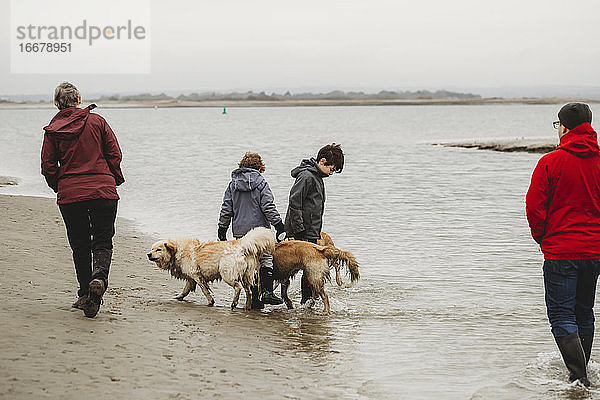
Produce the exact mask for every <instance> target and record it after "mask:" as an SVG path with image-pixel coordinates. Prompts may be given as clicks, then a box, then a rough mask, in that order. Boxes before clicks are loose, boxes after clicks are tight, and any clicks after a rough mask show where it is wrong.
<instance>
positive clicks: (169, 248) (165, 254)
mask: <svg viewBox="0 0 600 400" xmlns="http://www.w3.org/2000/svg"><path fill="white" fill-rule="evenodd" d="M176 251H177V245H176V244H175V243H174V242H172V241H170V240H167V241H162V240H161V241H159V242H156V243H154V245H153V246H152V250H151V251H150V253H148V254H147V256H148V260H150V261H154V262H155V263H156V265H158V267H159V268H161V269H167V268H168V263H169V261H170V260H171V257H173V255H174V254H175V252H176Z"/></svg>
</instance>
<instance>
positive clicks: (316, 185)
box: [285, 143, 344, 304]
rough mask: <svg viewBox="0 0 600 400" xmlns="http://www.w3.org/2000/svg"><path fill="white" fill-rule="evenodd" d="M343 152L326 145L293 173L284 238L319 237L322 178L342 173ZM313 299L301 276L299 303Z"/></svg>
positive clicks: (321, 213)
mask: <svg viewBox="0 0 600 400" xmlns="http://www.w3.org/2000/svg"><path fill="white" fill-rule="evenodd" d="M343 168H344V152H343V151H342V148H341V146H340V145H339V144H335V143H333V144H328V145H327V146H325V147H323V148H321V149H320V150H319V153H318V154H317V158H316V159H315V158H310V159H304V160H302V162H301V163H300V165H299V166H298V167H296V168H294V169H293V170H292V173H291V174H292V177H293V178H296V181H295V182H294V185H293V186H292V188H291V189H290V198H289V203H288V209H287V213H286V215H285V230H286V232H287V235H288V236H290V237H293V238H294V239H296V240H304V241H307V242H311V243H317V240H318V239H319V238H320V237H321V236H320V235H321V227H322V226H323V211H324V207H325V185H324V182H323V178H326V177H328V176H331V175H333V174H334V173H335V172H338V173H340V172H342V169H343ZM311 297H312V290H311V288H310V286H309V284H308V280H307V279H306V277H305V276H304V274H303V275H302V300H301V304H304V303H306V301H307V300H308V299H310V298H311Z"/></svg>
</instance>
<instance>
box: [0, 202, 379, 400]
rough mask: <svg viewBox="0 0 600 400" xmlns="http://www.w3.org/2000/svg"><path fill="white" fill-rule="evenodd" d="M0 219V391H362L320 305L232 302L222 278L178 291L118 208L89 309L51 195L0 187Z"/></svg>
mask: <svg viewBox="0 0 600 400" xmlns="http://www.w3.org/2000/svg"><path fill="white" fill-rule="evenodd" d="M0 226H1V227H2V229H0V268H1V269H2V274H1V275H0V307H1V309H2V312H1V313H0V347H1V348H2V353H1V355H0V365H1V366H2V368H0V381H2V382H3V383H2V385H0V398H7V399H8V398H10V399H30V398H31V399H38V398H61V399H79V398H82V397H86V398H97V399H105V398H144V399H147V398H152V399H163V398H164V399H167V398H175V399H195V398H199V397H200V396H202V397H208V398H225V399H227V398H234V397H239V396H240V395H241V396H242V398H245V397H249V396H253V397H257V398H273V399H275V398H277V399H281V398H291V399H296V398H298V399H300V398H335V397H338V396H343V397H345V396H348V395H350V396H351V397H354V398H356V397H364V395H366V397H370V396H369V395H368V394H367V393H362V395H359V394H358V393H357V391H356V384H357V382H351V380H350V382H348V379H347V375H346V373H347V372H348V370H347V369H346V367H345V366H343V365H339V360H334V359H331V356H332V355H333V356H335V354H336V353H339V352H338V351H334V350H333V349H332V346H331V344H330V338H329V337H328V333H329V327H328V325H329V324H328V323H327V321H328V320H327V318H328V317H327V316H324V315H321V314H320V313H319V312H318V309H317V310H304V311H303V310H293V311H291V312H288V311H287V310H283V309H281V308H275V309H274V310H273V309H271V310H269V311H266V312H265V311H263V312H256V311H251V312H246V311H244V310H242V309H237V310H233V311H232V310H230V309H229V307H228V304H229V303H230V301H231V295H232V291H231V290H230V288H229V287H228V286H227V285H225V284H224V283H222V282H218V283H215V284H214V285H213V287H214V289H215V298H216V301H217V305H216V306H215V307H213V308H209V307H207V306H206V300H205V298H204V296H202V294H201V293H199V294H195V293H192V294H190V295H189V296H188V299H189V300H188V301H184V302H179V301H177V300H174V299H173V297H174V296H175V295H176V294H178V293H179V291H180V290H181V289H182V287H183V283H182V282H181V281H176V280H173V279H171V278H170V277H169V276H168V275H167V274H166V273H164V272H162V271H159V270H158V269H157V268H156V266H154V265H153V264H152V263H150V262H149V261H148V260H147V259H146V257H145V254H146V252H147V251H148V249H149V247H150V245H151V243H152V242H153V238H150V237H147V236H144V235H142V234H140V233H138V232H136V231H135V230H134V227H133V225H132V223H131V222H130V221H127V220H123V219H118V222H117V235H116V237H115V240H114V243H115V249H114V259H113V264H112V267H111V273H110V287H109V289H108V291H107V293H106V294H105V296H104V305H103V306H102V308H101V309H100V313H99V314H98V316H97V317H96V318H95V319H88V318H85V317H84V316H83V313H82V312H81V311H79V310H74V309H72V308H71V304H72V302H73V301H74V300H75V299H76V291H77V282H76V278H75V272H74V267H73V263H72V260H71V253H70V248H69V245H68V242H67V238H66V232H65V228H64V225H63V222H62V219H61V217H60V214H59V212H58V207H57V206H56V204H55V202H54V200H53V199H44V198H36V197H23V196H0ZM242 297H243V295H242ZM293 300H295V302H296V303H297V299H294V298H293ZM240 304H244V301H243V298H242V299H241V301H240ZM317 307H319V306H317ZM319 309H320V307H319ZM336 361H337V362H336Z"/></svg>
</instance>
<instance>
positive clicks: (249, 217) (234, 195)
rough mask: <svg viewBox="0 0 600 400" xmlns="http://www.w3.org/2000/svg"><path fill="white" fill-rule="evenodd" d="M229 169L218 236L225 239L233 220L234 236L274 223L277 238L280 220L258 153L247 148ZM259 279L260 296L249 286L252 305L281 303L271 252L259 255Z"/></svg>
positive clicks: (279, 235) (253, 306) (279, 232)
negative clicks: (234, 165)
mask: <svg viewBox="0 0 600 400" xmlns="http://www.w3.org/2000/svg"><path fill="white" fill-rule="evenodd" d="M238 166H239V168H238V169H235V170H233V172H231V182H230V183H229V186H227V190H225V195H224V196H223V205H222V206H221V214H220V216H219V231H218V235H219V240H227V237H226V234H227V228H228V227H229V224H230V222H231V221H232V220H233V223H232V226H231V230H232V232H233V236H234V237H235V238H236V239H239V238H241V237H242V236H244V235H245V234H246V233H248V231H250V230H251V229H253V228H256V227H258V226H263V227H265V228H270V227H271V225H273V226H275V229H276V231H277V238H278V240H280V237H281V236H282V234H283V233H284V227H283V222H282V221H281V217H280V216H279V213H278V212H277V208H276V207H275V203H274V202H273V193H272V192H271V188H269V184H268V183H267V181H266V180H265V178H264V177H263V176H262V174H261V173H262V172H264V171H265V164H264V162H263V160H262V158H261V157H260V155H258V154H257V153H251V152H247V153H246V154H244V157H243V158H242V160H241V161H240V162H239V164H238ZM259 261H260V282H261V287H262V299H261V300H259V299H258V291H257V290H256V287H253V288H252V308H259V309H260V308H262V307H263V305H262V304H263V303H266V304H281V303H283V301H282V300H281V299H280V298H279V297H277V296H276V295H275V294H274V293H273V255H271V254H263V255H262V256H261V257H260V258H259Z"/></svg>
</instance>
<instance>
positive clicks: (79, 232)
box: [59, 199, 117, 296]
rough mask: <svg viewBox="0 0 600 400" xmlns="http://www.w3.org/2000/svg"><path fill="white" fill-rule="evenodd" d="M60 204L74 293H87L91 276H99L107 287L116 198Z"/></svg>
mask: <svg viewBox="0 0 600 400" xmlns="http://www.w3.org/2000/svg"><path fill="white" fill-rule="evenodd" d="M59 208H60V213H61V214H62V217H63V220H64V221H65V226H66V228H67V237H68V238H69V244H70V245H71V250H73V262H74V264H75V272H76V273H77V281H78V282H79V290H78V291H77V295H78V296H84V295H86V294H87V293H88V291H89V284H90V281H91V280H92V279H96V278H100V279H102V280H103V281H104V285H105V287H108V272H109V269H110V260H111V256H112V248H113V244H112V238H113V236H114V235H115V219H116V216H117V200H109V199H95V200H86V201H79V202H75V203H69V204H60V205H59ZM92 256H93V258H94V270H93V271H92Z"/></svg>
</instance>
